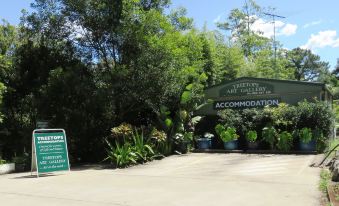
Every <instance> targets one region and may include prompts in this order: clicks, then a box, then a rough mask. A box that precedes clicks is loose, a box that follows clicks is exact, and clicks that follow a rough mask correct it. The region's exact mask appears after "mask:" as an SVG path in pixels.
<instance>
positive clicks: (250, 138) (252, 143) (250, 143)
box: [246, 130, 258, 149]
mask: <svg viewBox="0 0 339 206" xmlns="http://www.w3.org/2000/svg"><path fill="white" fill-rule="evenodd" d="M257 138H258V135H257V131H255V130H250V131H248V132H247V133H246V140H247V147H248V149H257V148H258V142H256V140H257Z"/></svg>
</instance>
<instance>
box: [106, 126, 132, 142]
mask: <svg viewBox="0 0 339 206" xmlns="http://www.w3.org/2000/svg"><path fill="white" fill-rule="evenodd" d="M111 134H112V137H113V138H114V139H115V140H116V141H118V142H120V143H124V142H125V141H126V140H127V141H128V140H130V139H131V137H132V134H133V127H132V125H130V124H127V123H122V124H120V125H119V126H117V127H113V128H112V129H111Z"/></svg>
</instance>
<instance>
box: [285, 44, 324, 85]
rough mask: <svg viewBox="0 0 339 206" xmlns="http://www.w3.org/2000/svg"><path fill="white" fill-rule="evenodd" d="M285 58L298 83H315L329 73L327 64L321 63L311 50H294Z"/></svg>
mask: <svg viewBox="0 0 339 206" xmlns="http://www.w3.org/2000/svg"><path fill="white" fill-rule="evenodd" d="M287 57H288V60H289V62H290V66H291V67H292V68H293V70H294V77H295V79H296V80H298V81H300V80H304V81H316V80H318V79H320V78H321V75H323V74H325V73H329V72H328V70H329V64H328V63H327V62H323V61H321V60H320V56H318V55H315V54H313V53H312V52H311V50H307V49H306V50H305V49H301V48H295V49H293V50H292V51H290V52H289V53H288V55H287Z"/></svg>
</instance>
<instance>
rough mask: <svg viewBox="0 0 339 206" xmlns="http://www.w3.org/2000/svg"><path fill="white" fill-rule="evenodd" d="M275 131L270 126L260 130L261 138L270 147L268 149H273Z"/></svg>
mask: <svg viewBox="0 0 339 206" xmlns="http://www.w3.org/2000/svg"><path fill="white" fill-rule="evenodd" d="M276 136H277V131H276V130H275V128H274V127H272V126H266V127H264V128H263V129H262V138H263V140H264V141H265V142H267V143H268V144H269V145H270V149H272V150H273V149H274V144H275V141H276Z"/></svg>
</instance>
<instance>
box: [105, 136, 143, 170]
mask: <svg viewBox="0 0 339 206" xmlns="http://www.w3.org/2000/svg"><path fill="white" fill-rule="evenodd" d="M106 143H107V146H108V149H107V157H106V158H105V160H109V161H110V162H111V163H114V164H116V166H117V167H122V168H123V167H127V166H129V165H132V164H136V163H137V155H136V154H135V153H133V152H132V148H131V146H130V145H129V144H124V145H122V146H120V145H119V143H116V145H115V146H113V145H112V144H111V143H110V142H108V141H107V140H106Z"/></svg>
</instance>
